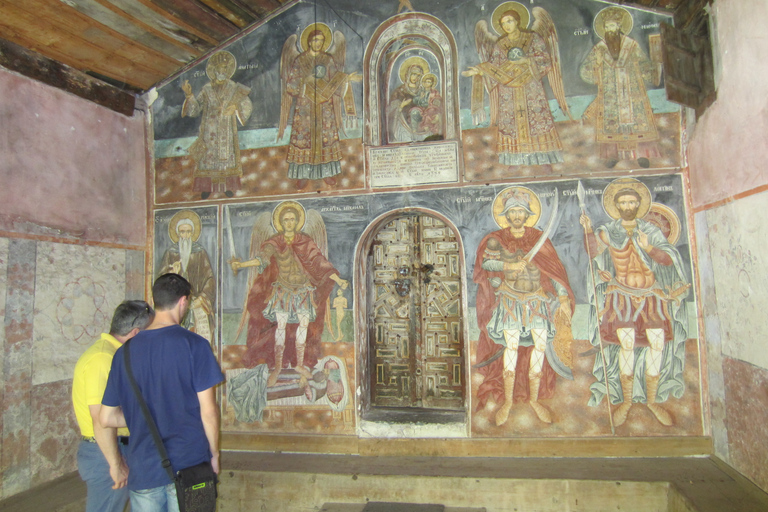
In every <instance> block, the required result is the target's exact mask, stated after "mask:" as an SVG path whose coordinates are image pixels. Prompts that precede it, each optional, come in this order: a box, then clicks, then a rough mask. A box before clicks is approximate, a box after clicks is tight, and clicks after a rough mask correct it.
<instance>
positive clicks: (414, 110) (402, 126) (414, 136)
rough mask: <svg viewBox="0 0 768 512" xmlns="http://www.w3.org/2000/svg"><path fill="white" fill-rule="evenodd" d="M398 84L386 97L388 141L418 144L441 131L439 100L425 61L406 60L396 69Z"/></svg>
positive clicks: (434, 76)
mask: <svg viewBox="0 0 768 512" xmlns="http://www.w3.org/2000/svg"><path fill="white" fill-rule="evenodd" d="M399 76H400V81H401V84H400V85H399V86H398V87H397V88H395V89H394V90H393V91H392V93H391V94H390V95H389V102H388V104H387V125H388V133H389V142H419V141H423V140H425V139H427V138H433V137H434V136H438V135H441V134H442V132H443V127H442V118H443V117H444V116H443V114H442V112H443V109H444V106H443V98H442V96H441V95H440V92H439V91H438V90H437V88H436V86H437V76H436V75H435V74H434V73H430V72H429V64H428V63H427V61H426V60H425V59H424V58H422V57H418V56H414V57H409V58H408V59H406V60H405V61H404V62H403V63H402V65H401V66H400V71H399Z"/></svg>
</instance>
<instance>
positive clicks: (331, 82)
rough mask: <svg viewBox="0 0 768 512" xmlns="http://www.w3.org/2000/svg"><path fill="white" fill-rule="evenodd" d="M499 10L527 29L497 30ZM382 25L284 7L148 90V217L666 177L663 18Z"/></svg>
mask: <svg viewBox="0 0 768 512" xmlns="http://www.w3.org/2000/svg"><path fill="white" fill-rule="evenodd" d="M508 8H511V9H513V10H516V12H517V13H518V15H519V16H520V19H521V21H520V23H519V25H520V26H519V27H518V28H519V29H523V30H525V29H528V30H529V31H528V32H519V31H516V30H513V29H512V28H509V29H508V30H509V32H505V29H504V28H503V27H502V25H501V24H500V19H501V15H502V14H503V13H504V12H506V10H507V9H508ZM395 11H396V9H395V8H394V6H390V5H389V4H372V3H366V4H364V5H360V4H359V2H354V1H353V0H335V1H334V2H332V5H326V4H325V3H322V2H315V1H310V0H308V1H304V2H297V3H295V4H293V5H292V6H291V8H289V9H286V10H284V11H282V12H280V13H279V14H277V15H276V16H274V17H273V18H271V19H270V20H268V21H267V22H266V23H264V24H263V25H261V26H259V27H257V28H256V29H255V30H253V31H252V32H250V33H248V34H246V35H244V36H243V37H241V38H239V39H238V40H237V41H233V42H232V43H231V44H229V45H228V46H227V47H225V48H224V49H223V51H220V52H217V53H216V55H215V57H214V56H211V57H210V58H209V59H207V60H204V61H201V62H199V63H197V64H196V65H195V66H192V67H190V68H189V69H188V70H186V71H184V73H182V74H181V75H179V76H178V77H175V78H174V79H173V80H171V81H169V82H168V83H166V84H163V85H162V86H161V87H159V88H158V90H157V92H158V96H157V99H156V100H155V102H154V104H153V105H152V110H153V116H152V123H153V128H154V132H153V133H154V145H155V148H154V157H155V162H154V171H155V173H154V187H155V203H156V204H157V205H166V206H167V205H172V204H173V203H179V202H188V201H204V200H216V201H227V200H229V199H231V198H256V197H277V196H285V195H286V194H293V193H296V194H299V193H305V192H309V191H312V192H314V191H319V192H323V191H343V192H352V191H358V190H367V191H372V189H373V187H376V186H384V184H386V186H393V187H410V186H413V185H414V184H416V185H418V184H427V183H436V182H449V181H451V182H455V181H458V182H460V183H462V182H482V183H486V182H489V181H504V180H509V179H514V178H518V179H528V178H540V177H553V176H568V175H577V174H578V175H583V174H584V173H585V172H587V171H589V172H595V173H606V174H608V173H615V172H616V171H636V170H643V169H648V168H650V169H657V170H664V171H666V172H675V170H676V169H677V168H679V167H680V165H681V159H680V155H681V151H682V148H681V145H680V133H681V118H680V108H679V106H677V105H675V104H672V103H669V102H668V101H667V100H666V97H665V93H664V89H663V76H662V73H661V64H660V55H661V50H660V48H661V47H660V37H659V26H660V23H662V22H670V19H669V17H667V16H664V15H661V14H659V13H656V12H648V11H642V10H639V9H628V8H624V7H615V6H614V7H606V5H605V4H604V3H602V2H598V1H593V0H568V1H566V0H548V1H545V2H543V3H541V4H537V5H536V6H531V5H527V4H524V3H520V2H512V3H509V2H507V3H503V2H498V3H496V4H487V3H486V2H482V1H479V0H467V1H464V2H461V3H459V4H457V5H454V4H452V5H450V6H448V5H446V6H443V5H439V4H437V3H434V2H433V3H432V4H431V5H430V6H429V7H428V11H427V12H414V13H409V12H405V13H400V14H397V13H396V12H395ZM396 14H397V15H396ZM606 20H608V22H609V23H608V24H606ZM611 20H613V21H614V22H615V24H616V27H619V26H620V27H621V31H622V32H623V34H624V35H617V36H616V40H615V41H613V40H611V41H612V42H611V45H610V49H609V48H608V46H607V45H606V43H605V39H606V36H605V28H606V26H608V27H609V28H611V25H610V21H611ZM545 26H546V27H554V28H553V29H547V30H543V29H542V27H545ZM532 31H538V32H536V33H534V32H532ZM611 34H612V33H611V32H610V31H609V36H608V39H610V38H611V37H612V36H611ZM617 34H618V33H617ZM310 35H312V38H313V40H314V44H315V45H316V48H314V49H313V48H312V47H311V44H310V43H311V41H310ZM544 40H552V41H555V42H556V44H555V45H553V46H551V47H546V46H545V45H544V43H543V41H544ZM505 41H506V42H505ZM478 48H479V50H478ZM513 49H518V50H519V52H520V53H521V55H522V54H525V56H526V57H527V60H526V61H525V63H524V64H523V65H522V67H521V66H520V65H519V63H517V64H516V63H515V62H516V61H515V60H514V59H516V57H515V55H517V54H516V53H515V52H512V53H509V50H513ZM601 56H602V57H605V58H604V59H603V58H602V57H601ZM608 61H611V62H619V63H621V64H620V65H619V66H618V67H616V66H613V65H612V66H603V65H602V62H608ZM529 62H531V63H534V64H533V66H534V68H535V69H532V68H529V67H528V66H529V64H528V63H529ZM312 63H315V64H317V65H313V64H312ZM553 63H555V64H553ZM215 69H220V70H221V73H220V77H221V78H220V79H217V80H218V81H216V80H214V81H212V80H211V79H210V78H209V77H210V76H215V73H214V70H215ZM513 77H516V78H515V79H514V80H513ZM422 79H424V82H423V83H422ZM622 80H626V84H627V85H626V87H620V86H619V84H620V83H624V82H622ZM510 84H511V85H510ZM597 84H600V85H597ZM364 98H365V103H364ZM315 116H317V117H315ZM427 142H428V143H427ZM421 143H424V144H421ZM458 143H461V147H462V150H461V151H458V152H457V151H456V149H455V148H456V147H457V144H458ZM409 144H416V146H419V145H421V146H422V147H421V148H418V147H413V148H410V147H409ZM427 147H429V148H431V149H429V150H428V151H424V148H427ZM382 159H383V161H385V162H387V163H386V164H382V163H381V161H382ZM373 160H375V162H374V161H373ZM392 172H395V174H397V173H398V172H399V173H400V176H402V179H401V180H399V181H398V180H397V176H394V177H393V176H390V175H389V174H390V173H392ZM374 174H376V175H374Z"/></svg>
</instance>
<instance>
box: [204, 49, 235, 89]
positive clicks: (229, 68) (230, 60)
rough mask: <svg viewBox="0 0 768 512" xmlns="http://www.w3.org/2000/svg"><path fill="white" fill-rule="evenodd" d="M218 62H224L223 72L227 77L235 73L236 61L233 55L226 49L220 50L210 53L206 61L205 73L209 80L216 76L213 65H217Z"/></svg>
mask: <svg viewBox="0 0 768 512" xmlns="http://www.w3.org/2000/svg"><path fill="white" fill-rule="evenodd" d="M220 64H224V65H225V66H226V68H225V73H226V75H227V79H230V78H232V75H234V74H235V70H236V69H237V61H236V60H235V56H234V55H232V54H231V53H229V52H228V51H225V50H222V51H220V52H216V53H214V54H213V55H211V58H210V59H208V63H207V64H206V65H205V74H206V75H208V78H209V79H210V80H211V81H214V79H215V78H216V75H215V73H214V72H213V69H214V67H215V66H219V65H220Z"/></svg>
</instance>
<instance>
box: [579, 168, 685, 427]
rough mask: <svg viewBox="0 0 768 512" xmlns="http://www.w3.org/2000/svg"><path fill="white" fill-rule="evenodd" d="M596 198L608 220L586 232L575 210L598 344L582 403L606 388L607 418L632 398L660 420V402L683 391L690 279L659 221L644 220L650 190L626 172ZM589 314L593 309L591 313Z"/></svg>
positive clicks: (664, 414)
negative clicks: (587, 260) (588, 264)
mask: <svg viewBox="0 0 768 512" xmlns="http://www.w3.org/2000/svg"><path fill="white" fill-rule="evenodd" d="M603 205H604V207H605V210H606V212H608V214H609V215H610V216H611V217H612V218H613V219H614V220H613V221H612V222H609V223H607V224H605V225H604V226H600V227H598V228H597V229H595V230H594V231H593V227H592V221H591V220H590V218H589V217H588V216H587V215H586V214H582V216H581V219H580V222H581V224H582V226H584V230H585V232H586V239H585V245H586V248H587V251H588V253H589V255H590V257H591V258H592V259H593V276H592V279H593V280H594V282H593V283H590V285H592V284H594V286H590V287H588V288H589V289H590V295H591V297H590V299H591V301H592V304H593V305H594V306H595V307H596V308H597V311H598V314H597V318H592V321H591V325H594V326H595V330H594V332H593V339H592V343H593V345H595V346H600V345H602V344H605V345H607V346H604V347H603V351H602V353H604V354H605V361H603V359H602V357H601V353H598V355H597V358H596V360H595V365H594V368H593V375H594V376H595V378H596V379H597V382H595V383H593V384H592V386H591V390H592V397H591V398H590V401H589V405H597V404H598V403H599V402H600V401H601V400H602V398H603V396H604V395H605V394H606V382H607V385H608V389H607V392H608V394H609V398H610V401H611V403H612V404H620V405H619V406H618V407H617V408H615V409H614V410H613V424H614V425H615V426H619V425H622V424H623V423H624V422H625V421H626V420H627V415H628V414H629V410H630V408H631V407H632V404H633V403H634V402H644V403H645V404H646V405H647V407H648V409H649V410H650V411H651V412H652V413H653V415H654V416H655V417H656V419H657V420H658V421H659V422H660V423H661V424H662V425H665V426H669V425H672V424H673V418H672V415H671V414H670V413H669V411H667V410H666V409H665V408H663V407H662V406H661V405H659V402H664V401H666V400H667V399H668V398H669V396H670V395H672V396H675V397H677V398H680V397H681V396H682V395H683V391H684V390H685V383H684V381H683V365H684V362H685V341H686V339H687V338H688V314H687V309H686V303H685V301H684V299H685V298H686V297H687V295H688V293H689V288H690V284H689V283H688V282H687V279H686V277H685V272H684V270H683V261H682V258H681V256H680V253H679V252H678V250H677V249H676V248H675V246H674V245H672V243H670V241H669V240H667V237H666V236H665V235H664V233H663V232H662V231H661V229H660V228H659V227H657V226H656V225H654V224H653V223H651V222H649V221H647V220H644V219H643V217H644V216H645V215H646V214H647V213H648V211H649V209H650V207H651V193H650V191H649V190H648V188H647V187H646V186H645V185H644V184H642V183H641V182H639V181H637V180H635V179H632V178H622V179H618V180H615V181H614V182H612V183H611V184H610V185H608V187H606V189H605V192H604V193H603ZM593 314H594V312H593Z"/></svg>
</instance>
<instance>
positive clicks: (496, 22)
mask: <svg viewBox="0 0 768 512" xmlns="http://www.w3.org/2000/svg"><path fill="white" fill-rule="evenodd" d="M507 11H515V12H517V14H519V15H520V27H519V28H520V29H521V30H523V29H526V28H528V23H530V21H531V13H529V12H528V8H527V7H526V6H524V5H523V4H521V3H520V2H504V3H503V4H501V5H500V6H498V7H497V8H496V9H494V11H493V14H492V15H491V25H493V30H495V31H496V33H497V34H499V35H500V36H503V35H504V34H505V32H504V29H502V28H501V15H502V14H504V13H505V12H507Z"/></svg>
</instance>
